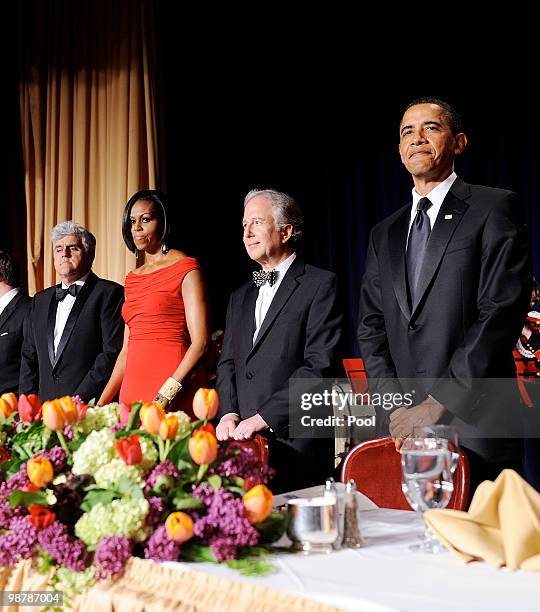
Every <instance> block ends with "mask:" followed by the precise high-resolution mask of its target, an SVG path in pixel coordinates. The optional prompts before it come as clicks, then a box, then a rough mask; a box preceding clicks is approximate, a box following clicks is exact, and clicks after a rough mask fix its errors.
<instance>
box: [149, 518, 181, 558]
mask: <svg viewBox="0 0 540 612" xmlns="http://www.w3.org/2000/svg"><path fill="white" fill-rule="evenodd" d="M179 555H180V545H179V544H177V543H176V542H175V541H174V540H171V538H170V537H169V534H168V533H167V529H166V527H165V525H161V526H160V527H158V528H157V529H156V530H155V531H154V533H153V534H152V535H151V536H150V538H149V539H148V543H147V545H146V548H145V549H144V558H145V559H152V561H156V562H157V563H160V562H161V561H177V560H178V556H179Z"/></svg>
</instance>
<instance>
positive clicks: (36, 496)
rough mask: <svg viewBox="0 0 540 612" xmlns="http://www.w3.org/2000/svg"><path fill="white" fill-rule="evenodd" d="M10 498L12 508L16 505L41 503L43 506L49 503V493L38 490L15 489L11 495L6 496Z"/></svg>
mask: <svg viewBox="0 0 540 612" xmlns="http://www.w3.org/2000/svg"><path fill="white" fill-rule="evenodd" d="M6 499H7V500H9V505H10V506H11V507H12V508H15V506H20V505H21V504H22V505H23V506H27V507H28V506H31V505H32V504H41V505H43V506H46V505H48V504H47V494H46V493H42V492H38V491H14V492H13V493H12V494H11V495H8V496H7V497H6Z"/></svg>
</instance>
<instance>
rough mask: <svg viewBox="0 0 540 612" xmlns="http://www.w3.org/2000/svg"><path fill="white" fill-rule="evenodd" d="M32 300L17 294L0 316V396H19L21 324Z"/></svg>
mask: <svg viewBox="0 0 540 612" xmlns="http://www.w3.org/2000/svg"><path fill="white" fill-rule="evenodd" d="M31 304H32V299H31V298H29V297H28V296H27V295H24V294H23V293H20V292H19V293H18V294H17V295H16V296H15V297H14V298H13V299H12V300H11V302H10V303H9V304H8V305H7V306H6V307H5V308H4V310H3V311H2V314H0V395H1V394H2V393H7V392H9V391H13V393H15V394H16V395H18V394H19V371H20V368H21V346H22V342H23V323H24V319H25V318H26V316H27V314H28V312H29V311H30V305H31Z"/></svg>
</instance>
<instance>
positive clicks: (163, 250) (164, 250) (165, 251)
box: [161, 242, 169, 255]
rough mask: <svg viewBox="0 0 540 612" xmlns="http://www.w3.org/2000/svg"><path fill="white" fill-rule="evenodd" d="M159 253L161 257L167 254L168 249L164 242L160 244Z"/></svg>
mask: <svg viewBox="0 0 540 612" xmlns="http://www.w3.org/2000/svg"><path fill="white" fill-rule="evenodd" d="M161 252H162V253H163V255H167V253H168V252H169V247H168V246H167V245H166V243H165V242H163V243H162V244H161Z"/></svg>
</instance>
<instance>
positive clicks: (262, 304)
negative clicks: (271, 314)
mask: <svg viewBox="0 0 540 612" xmlns="http://www.w3.org/2000/svg"><path fill="white" fill-rule="evenodd" d="M295 259H296V253H293V254H292V255H289V257H287V259H285V260H284V261H282V262H281V263H280V264H279V265H278V266H276V267H275V268H274V270H275V272H276V273H277V277H276V282H275V283H274V284H273V285H272V286H271V287H270V284H269V283H264V285H261V286H260V287H259V295H258V296H257V301H256V302H255V333H254V334H253V344H255V340H257V336H258V334H259V330H260V329H261V325H262V324H263V321H264V317H266V313H267V312H268V309H269V308H270V304H271V303H272V300H273V299H274V296H275V295H276V293H277V290H278V289H279V286H280V285H281V281H282V280H283V277H284V276H285V274H286V273H287V270H288V269H289V267H290V265H291V264H292V262H293V261H294V260H295Z"/></svg>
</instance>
